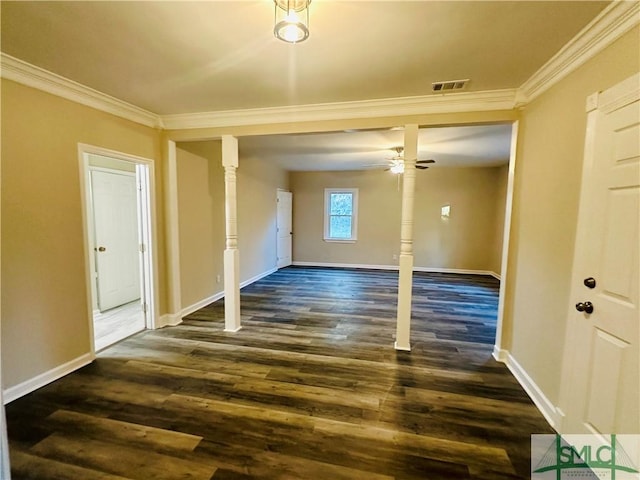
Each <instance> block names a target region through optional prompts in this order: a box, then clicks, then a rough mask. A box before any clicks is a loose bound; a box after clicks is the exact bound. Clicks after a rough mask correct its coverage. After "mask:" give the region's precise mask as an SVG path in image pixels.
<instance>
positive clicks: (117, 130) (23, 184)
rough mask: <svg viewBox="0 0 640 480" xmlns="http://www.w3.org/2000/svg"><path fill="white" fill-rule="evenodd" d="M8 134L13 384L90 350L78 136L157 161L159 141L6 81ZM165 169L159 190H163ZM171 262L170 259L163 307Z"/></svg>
mask: <svg viewBox="0 0 640 480" xmlns="http://www.w3.org/2000/svg"><path fill="white" fill-rule="evenodd" d="M1 133H2V151H1V153H2V186H1V190H2V198H1V203H2V214H1V218H2V242H1V245H2V269H1V275H2V294H1V302H2V327H1V328H2V331H1V336H2V369H3V370H2V379H3V382H4V387H5V388H8V387H12V386H15V385H17V384H19V383H21V382H24V381H26V380H29V379H32V378H33V377H35V376H37V375H39V374H42V373H45V372H47V371H48V370H50V369H53V368H55V367H59V366H60V365H62V364H64V363H66V362H69V361H71V360H74V359H76V358H78V357H79V356H81V355H83V354H86V353H88V352H89V351H90V338H89V322H90V319H89V315H88V312H89V308H88V305H87V303H88V298H87V289H86V284H85V268H86V266H85V257H84V245H83V224H82V204H81V195H80V173H79V161H78V150H77V148H78V143H79V142H80V143H86V144H90V145H95V146H99V147H104V148H108V149H112V150H116V151H120V152H124V153H128V154H134V155H139V156H142V157H146V158H150V159H154V160H157V159H159V157H160V154H159V147H160V143H159V134H158V132H157V131H155V130H153V129H151V128H148V127H144V126H141V125H138V124H135V123H132V122H129V121H127V120H123V119H120V118H118V117H114V116H112V115H109V114H107V113H103V112H99V111H97V110H94V109H91V108H88V107H85V106H83V105H80V104H77V103H74V102H70V101H68V100H64V99H62V98H59V97H56V96H53V95H49V94H47V93H44V92H41V91H38V90H34V89H31V88H28V87H25V86H22V85H19V84H16V83H14V82H11V81H8V80H4V79H3V80H2V132H1ZM160 171H161V169H160V168H156V176H157V178H156V179H155V180H156V186H157V191H156V195H157V197H156V198H162V192H161V191H160V186H161V185H162V182H161V178H160ZM156 208H157V213H158V218H159V219H161V218H162V209H161V208H160V205H159V204H158V205H156ZM161 229H162V226H161V225H159V231H161ZM159 243H160V244H159V245H157V248H158V249H159V250H158V251H159V252H162V251H163V248H164V247H163V244H162V239H161V238H160V239H159ZM160 261H161V262H162V259H161V260H160ZM163 269H164V266H163V263H161V264H160V266H159V275H160V278H161V293H160V297H161V298H160V302H161V305H160V312H162V311H164V303H165V302H164V298H163V295H164V289H163V283H162V279H163V277H164V275H163V271H164V270H163Z"/></svg>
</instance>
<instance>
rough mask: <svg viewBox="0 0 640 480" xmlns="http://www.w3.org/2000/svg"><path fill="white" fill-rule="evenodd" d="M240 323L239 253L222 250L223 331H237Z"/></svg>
mask: <svg viewBox="0 0 640 480" xmlns="http://www.w3.org/2000/svg"><path fill="white" fill-rule="evenodd" d="M241 328H242V325H240V253H239V251H238V249H237V248H234V249H230V248H228V249H226V250H225V251H224V331H225V332H237V331H238V330H240V329H241Z"/></svg>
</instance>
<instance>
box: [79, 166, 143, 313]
mask: <svg viewBox="0 0 640 480" xmlns="http://www.w3.org/2000/svg"><path fill="white" fill-rule="evenodd" d="M91 191H92V199H93V218H94V229H95V248H94V250H95V258H96V272H97V289H96V290H97V296H98V308H99V310H100V311H105V310H108V309H110V308H114V307H117V306H120V305H124V304H125V303H129V302H132V301H134V300H137V299H139V298H140V268H139V258H138V257H139V238H138V212H137V210H138V204H137V195H136V191H137V190H136V177H135V174H132V173H128V172H116V171H111V172H108V171H104V170H92V171H91Z"/></svg>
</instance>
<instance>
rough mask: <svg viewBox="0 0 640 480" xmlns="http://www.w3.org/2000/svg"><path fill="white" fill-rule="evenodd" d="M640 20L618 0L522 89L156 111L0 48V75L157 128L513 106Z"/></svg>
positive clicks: (639, 6) (635, 5)
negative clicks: (309, 103)
mask: <svg viewBox="0 0 640 480" xmlns="http://www.w3.org/2000/svg"><path fill="white" fill-rule="evenodd" d="M639 23H640V2H637V1H627V0H614V1H613V2H612V3H611V4H610V5H609V6H608V7H607V8H606V9H604V10H603V11H602V12H601V13H600V15H598V16H597V17H596V18H595V19H594V20H593V21H592V22H591V23H589V24H588V25H587V26H586V27H585V28H584V29H582V31H580V33H578V34H577V35H576V36H575V37H574V38H573V39H571V40H570V41H569V42H568V43H567V44H566V45H565V46H564V47H563V48H562V49H560V51H559V52H558V53H556V55H554V56H553V57H552V58H551V59H550V60H549V61H548V62H547V63H545V64H544V65H543V66H542V67H541V68H540V69H539V70H538V71H537V72H536V73H534V74H533V75H532V76H531V77H530V78H529V79H528V80H527V81H526V82H525V83H524V84H522V86H521V87H520V88H519V89H504V90H490V91H483V92H461V93H448V94H438V95H424V96H415V97H400V98H386V99H377V100H361V101H354V102H336V103H322V104H312V105H295V106H283V107H273V108H254V109H245V110H225V111H215V112H200V113H185V114H173V115H162V116H160V115H157V114H155V113H153V112H149V111H147V110H144V109H142V108H140V107H137V106H135V105H132V104H130V103H127V102H124V101H122V100H119V99H117V98H115V97H112V96H110V95H107V94H104V93H102V92H99V91H97V90H94V89H92V88H89V87H87V86H84V85H82V84H80V83H78V82H74V81H73V80H69V79H67V78H64V77H62V76H60V75H57V74H55V73H52V72H49V71H47V70H44V69H43V68H40V67H36V66H34V65H31V64H29V63H27V62H25V61H23V60H19V59H17V58H14V57H12V56H10V55H7V54H5V53H2V52H0V76H1V77H3V78H6V79H8V80H13V81H15V82H18V83H21V84H23V85H27V86H29V87H33V88H37V89H39V90H43V91H45V92H48V93H51V94H53V95H57V96H59V97H62V98H66V99H68V100H71V101H74V102H77V103H80V104H82V105H86V106H89V107H92V108H95V109H97V110H101V111H103V112H107V113H110V114H113V115H116V116H119V117H122V118H125V119H127V120H131V121H133V122H136V123H140V124H142V125H146V126H149V127H153V128H164V129H167V130H181V129H193V128H212V127H234V126H245V125H264V124H277V123H289V122H312V121H324V120H345V119H358V118H371V117H398V116H411V115H425V114H438V113H459V112H482V111H491V110H511V109H513V108H516V107H519V106H522V105H525V104H527V103H529V102H531V101H532V100H533V99H535V98H536V97H538V96H539V95H541V94H542V93H543V92H545V91H546V90H548V89H549V88H551V87H552V86H553V85H555V84H556V83H557V82H559V81H560V80H561V79H563V78H564V77H566V76H567V75H568V74H569V73H571V72H573V71H574V70H576V69H577V68H578V67H580V66H581V65H582V64H584V63H585V62H587V61H588V60H589V59H591V58H592V57H594V56H595V55H596V54H598V53H599V52H600V51H602V50H603V49H604V48H606V47H607V46H608V45H610V44H611V43H613V42H614V41H615V40H617V39H618V38H619V37H620V36H622V35H623V34H624V33H626V32H628V31H629V30H630V29H631V28H633V27H634V26H636V25H638V24H639Z"/></svg>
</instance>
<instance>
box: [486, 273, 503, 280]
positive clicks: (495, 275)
mask: <svg viewBox="0 0 640 480" xmlns="http://www.w3.org/2000/svg"><path fill="white" fill-rule="evenodd" d="M489 275H491V276H492V277H493V278H495V279H496V280H501V278H500V275H498V274H497V273H496V272H489Z"/></svg>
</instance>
